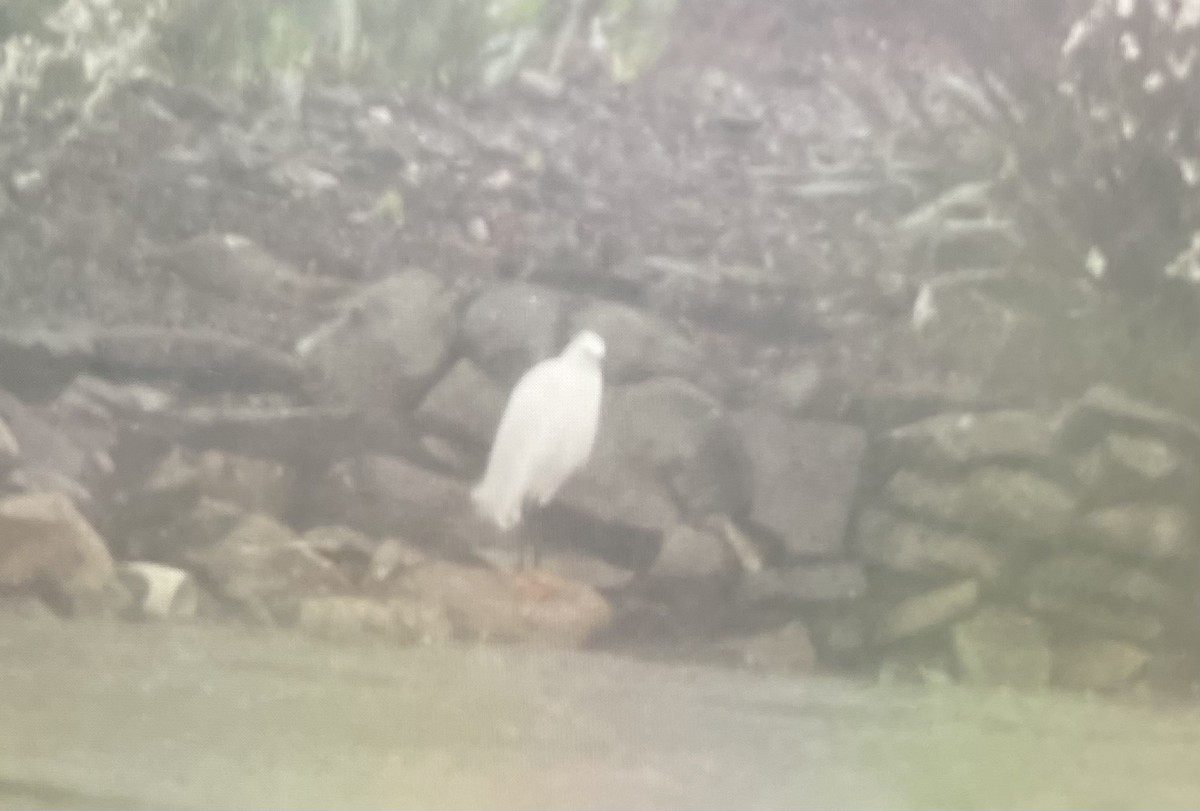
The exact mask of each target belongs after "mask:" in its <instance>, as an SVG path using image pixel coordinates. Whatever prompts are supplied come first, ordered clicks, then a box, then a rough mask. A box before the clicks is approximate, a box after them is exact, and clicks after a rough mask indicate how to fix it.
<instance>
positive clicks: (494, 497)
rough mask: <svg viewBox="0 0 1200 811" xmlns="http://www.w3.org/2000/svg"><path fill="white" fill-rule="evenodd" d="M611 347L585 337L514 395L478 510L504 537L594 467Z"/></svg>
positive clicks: (532, 373)
mask: <svg viewBox="0 0 1200 811" xmlns="http://www.w3.org/2000/svg"><path fill="white" fill-rule="evenodd" d="M604 352H605V347H604V340H603V339H602V338H601V337H600V336H599V335H597V334H596V333H594V332H590V331H587V330H584V331H583V332H580V333H579V334H577V335H576V336H575V337H574V338H572V339H571V342H570V343H569V344H567V347H566V349H564V350H563V351H562V354H560V355H559V356H558V357H555V358H549V359H548V360H544V361H542V362H541V363H538V364H536V365H534V366H533V367H531V368H530V369H529V371H527V372H525V374H524V375H522V376H521V379H520V380H518V381H517V385H516V386H514V387H513V390H512V394H511V395H509V398H508V404H507V405H506V406H505V407H504V415H503V416H502V417H501V418H500V427H499V428H497V429H496V439H495V441H493V442H492V452H491V455H490V456H489V457H488V463H487V470H486V471H485V472H484V474H483V479H481V480H480V482H479V484H477V485H476V486H475V488H474V489H473V490H472V491H471V498H472V500H473V501H474V502H475V507H476V509H478V510H479V512H480V513H482V514H483V515H485V516H487V517H488V518H490V519H491V520H492V521H494V522H495V523H496V525H497V526H499V527H500V528H501V529H505V530H507V529H511V528H512V527H514V526H516V525H517V524H518V523H520V521H521V513H522V511H523V510H524V507H525V503H526V502H527V501H532V502H534V503H535V504H537V505H538V506H542V505H545V504H546V503H548V502H549V501H550V499H552V498H554V494H555V493H557V492H558V489H559V488H560V487H562V485H563V483H564V482H565V481H566V480H567V479H568V478H569V477H570V476H571V474H572V473H574V472H575V471H577V470H578V469H579V468H581V467H583V465H584V464H585V463H586V462H587V460H588V457H589V456H591V453H592V446H593V445H594V444H595V442H596V429H597V428H598V427H599V424H600V396H601V393H602V390H603V377H602V375H601V371H600V362H601V361H602V360H603V359H604Z"/></svg>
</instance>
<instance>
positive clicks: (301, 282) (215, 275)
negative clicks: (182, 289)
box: [158, 232, 346, 307]
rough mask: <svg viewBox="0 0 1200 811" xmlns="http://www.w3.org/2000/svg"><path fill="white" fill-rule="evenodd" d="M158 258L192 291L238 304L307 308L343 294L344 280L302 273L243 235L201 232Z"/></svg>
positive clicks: (173, 246)
mask: <svg viewBox="0 0 1200 811" xmlns="http://www.w3.org/2000/svg"><path fill="white" fill-rule="evenodd" d="M158 259H159V261H160V262H161V264H162V265H163V266H164V267H166V268H167V269H169V270H171V271H172V272H174V273H176V274H177V275H178V276H179V277H180V278H181V279H183V281H184V282H185V283H187V284H188V285H190V286H191V287H194V288H195V289H197V290H203V291H205V292H206V293H209V294H211V295H216V296H219V297H221V298H225V299H228V300H230V301H233V302H237V303H247V302H251V303H254V304H257V305H259V306H266V307H270V306H272V305H273V306H289V307H295V306H305V305H313V304H320V303H323V302H327V301H330V300H331V299H333V298H334V297H336V296H337V295H340V294H342V293H344V292H345V290H346V282H345V281H343V280H341V279H336V278H332V277H328V276H320V275H314V274H303V273H300V272H299V271H297V270H296V269H295V268H294V267H292V266H291V265H290V264H288V263H287V262H285V261H283V260H281V259H279V258H277V257H275V256H272V255H271V254H270V253H268V252H267V251H265V250H264V249H263V248H262V247H261V246H259V245H258V244H256V243H255V242H253V241H252V240H250V239H249V238H247V237H244V236H242V235H241V234H218V233H212V232H210V233H205V234H200V235H198V236H195V237H191V238H190V239H187V240H184V241H182V242H180V243H177V244H175V245H172V246H171V247H170V248H167V249H166V250H164V251H162V253H161V254H160V255H159V257H158Z"/></svg>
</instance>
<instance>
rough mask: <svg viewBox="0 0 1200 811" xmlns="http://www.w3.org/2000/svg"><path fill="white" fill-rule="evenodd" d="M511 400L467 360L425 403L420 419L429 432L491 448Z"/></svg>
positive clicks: (441, 383) (426, 398)
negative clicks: (508, 401) (505, 407)
mask: <svg viewBox="0 0 1200 811" xmlns="http://www.w3.org/2000/svg"><path fill="white" fill-rule="evenodd" d="M507 400H508V394H507V393H506V392H505V391H504V390H503V389H502V388H501V387H500V386H499V384H497V383H496V382H495V381H494V380H492V379H491V378H490V377H488V376H487V375H486V374H484V372H483V370H482V369H480V368H479V367H478V366H476V365H475V364H474V363H473V362H472V361H470V360H467V359H465V358H464V359H462V360H460V361H458V363H456V364H454V366H453V367H451V369H450V371H449V372H447V373H446V375H445V376H444V377H442V379H441V380H439V381H438V382H437V384H436V385H434V387H433V389H431V390H430V392H429V394H427V395H426V396H425V399H424V400H422V401H421V405H420V407H419V408H417V419H418V421H419V422H420V424H421V426H422V427H423V428H424V429H426V430H429V431H435V432H438V433H443V434H448V435H450V436H451V437H454V438H456V439H462V440H467V441H468V442H472V443H475V444H477V445H479V446H481V447H483V448H488V447H490V446H491V444H492V438H493V437H494V435H495V433H496V428H497V427H498V426H499V424H500V417H501V415H502V414H503V413H504V406H505V403H506V402H507Z"/></svg>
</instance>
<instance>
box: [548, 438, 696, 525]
mask: <svg viewBox="0 0 1200 811" xmlns="http://www.w3.org/2000/svg"><path fill="white" fill-rule="evenodd" d="M603 419H604V418H603V416H602V417H601V424H602V425H603ZM603 431H604V429H603V428H601V432H602V433H603ZM628 461H629V460H628V459H625V458H623V457H622V456H621V455H620V454H619V452H618V451H617V449H616V448H614V447H613V444H612V443H611V442H608V441H604V440H603V439H600V440H598V441H597V447H596V449H595V451H594V452H593V453H592V458H591V459H590V460H589V461H588V463H587V464H586V465H584V466H583V468H582V469H580V470H579V472H578V473H576V474H575V475H574V476H572V477H571V478H570V479H568V480H567V482H566V484H564V485H563V487H562V489H561V490H560V491H559V492H558V495H557V496H556V497H555V501H556V502H557V503H559V504H562V505H565V506H567V507H569V508H571V509H573V510H577V511H579V512H582V513H585V514H587V515H589V516H592V517H594V518H596V519H598V520H600V521H603V522H605V523H607V524H616V525H625V526H629V527H635V528H637V529H638V530H644V531H648V532H655V533H660V532H665V531H666V530H668V529H670V528H671V527H673V526H675V525H676V524H677V523H678V522H679V511H678V510H677V509H676V507H675V504H674V502H673V501H672V499H671V496H670V493H668V492H667V489H666V487H665V486H664V485H663V484H661V483H660V482H659V481H658V480H657V479H656V478H655V477H654V476H653V475H652V474H651V473H649V472H647V471H643V470H639V469H637V468H636V467H631V466H630V465H629V464H628Z"/></svg>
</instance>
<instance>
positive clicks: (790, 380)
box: [759, 360, 823, 414]
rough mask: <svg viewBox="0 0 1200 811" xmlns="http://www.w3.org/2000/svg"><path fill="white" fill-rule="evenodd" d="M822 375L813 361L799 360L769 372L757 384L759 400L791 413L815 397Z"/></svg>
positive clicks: (819, 368) (800, 408) (818, 366)
mask: <svg viewBox="0 0 1200 811" xmlns="http://www.w3.org/2000/svg"><path fill="white" fill-rule="evenodd" d="M822 380H823V375H822V373H821V367H820V365H819V364H817V363H816V362H815V361H811V360H809V361H800V362H798V363H792V364H789V365H787V366H785V367H783V368H782V369H779V370H777V371H774V372H771V373H770V374H768V375H767V377H766V379H765V380H764V381H762V383H761V384H760V386H759V389H760V392H761V395H760V397H761V401H762V402H766V403H768V404H770V405H774V406H776V407H778V408H779V409H781V410H782V411H784V412H786V413H789V414H793V413H796V412H798V411H800V410H802V409H803V408H804V407H805V406H807V405H808V404H809V403H810V402H812V400H813V399H814V398H815V397H816V395H817V392H818V391H819V390H820V388H821V382H822Z"/></svg>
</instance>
